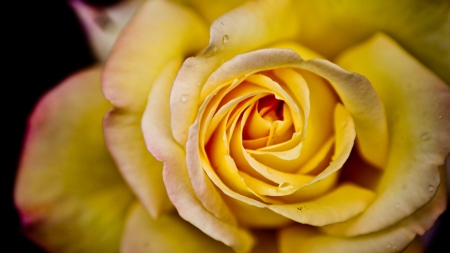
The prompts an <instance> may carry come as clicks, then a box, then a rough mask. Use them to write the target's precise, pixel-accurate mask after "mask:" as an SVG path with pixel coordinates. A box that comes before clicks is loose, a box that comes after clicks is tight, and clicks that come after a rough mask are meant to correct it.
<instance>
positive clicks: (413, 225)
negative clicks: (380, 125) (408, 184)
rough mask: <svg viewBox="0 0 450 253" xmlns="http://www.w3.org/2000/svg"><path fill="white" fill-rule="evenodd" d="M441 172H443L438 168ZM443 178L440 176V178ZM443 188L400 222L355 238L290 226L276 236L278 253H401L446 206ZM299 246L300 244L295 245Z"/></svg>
mask: <svg viewBox="0 0 450 253" xmlns="http://www.w3.org/2000/svg"><path fill="white" fill-rule="evenodd" d="M442 171H443V168H442ZM441 176H442V177H444V175H443V174H441ZM445 200H446V194H445V184H441V185H440V186H439V189H438V191H437V193H436V195H435V197H434V198H433V200H432V201H430V202H429V203H428V204H427V205H426V206H424V207H423V208H421V209H419V210H418V211H417V212H415V213H414V214H413V215H411V216H409V217H408V218H406V219H404V220H403V221H401V222H399V223H397V224H395V225H393V226H391V227H388V228H386V229H382V230H379V231H375V232H373V233H369V234H365V235H359V236H355V237H345V236H331V235H327V234H325V233H323V231H321V230H320V228H317V227H312V226H306V225H293V226H291V227H287V228H283V229H282V230H281V231H280V233H279V241H280V251H281V253H303V252H308V253H309V252H311V253H322V252H323V253H326V252H330V249H332V250H333V252H342V253H359V252H367V253H391V252H392V253H394V252H402V251H403V250H404V249H405V248H406V247H407V246H408V245H409V244H410V243H411V241H412V240H413V239H414V238H415V237H416V235H423V234H424V233H425V232H426V231H427V230H428V229H430V228H431V226H432V225H433V223H434V221H435V220H436V219H437V217H438V216H439V215H440V214H441V213H442V212H443V211H444V210H445V206H446V201H445ZM299 242H302V243H299Z"/></svg>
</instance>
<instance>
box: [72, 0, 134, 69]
mask: <svg viewBox="0 0 450 253" xmlns="http://www.w3.org/2000/svg"><path fill="white" fill-rule="evenodd" d="M141 2H142V0H128V1H122V2H120V3H118V4H117V5H114V6H110V7H107V8H102V9H101V10H100V9H98V8H95V7H92V6H90V5H88V4H86V3H84V2H83V1H81V0H71V1H70V5H71V6H72V8H73V9H74V10H75V12H76V14H77V15H78V18H79V19H80V20H81V22H82V23H83V26H84V28H85V31H86V33H87V36H88V39H89V43H90V45H91V47H92V50H93V52H94V54H95V55H96V57H97V59H99V60H100V61H102V62H105V61H106V58H107V57H108V54H109V52H110V51H111V48H112V46H113V44H114V42H115V41H116V38H117V36H119V33H120V31H121V30H122V28H123V27H124V26H125V24H126V23H127V22H128V20H129V19H130V18H131V16H132V15H133V14H134V12H135V10H136V9H137V8H138V7H139V5H140V4H141Z"/></svg>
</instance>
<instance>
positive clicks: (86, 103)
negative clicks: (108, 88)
mask: <svg viewBox="0 0 450 253" xmlns="http://www.w3.org/2000/svg"><path fill="white" fill-rule="evenodd" d="M110 107H111V105H110V104H109V103H108V101H106V100H105V99H104V98H103V96H102V94H101V90H100V68H99V67H96V68H92V69H89V70H85V71H83V72H80V73H78V74H76V75H74V76H72V77H70V78H69V79H67V80H66V81H64V82H63V83H62V84H61V85H59V86H58V87H56V88H55V89H54V90H52V91H51V92H50V93H49V94H47V95H46V96H45V97H44V98H43V99H42V100H41V102H40V103H39V104H38V106H37V107H36V109H35V111H34V113H33V116H32V117H31V119H30V122H29V129H28V135H27V139H26V142H25V147H24V153H23V155H22V160H21V163H20V168H19V174H18V177H17V182H16V191H15V201H16V205H17V207H18V209H19V212H20V215H21V219H22V224H23V226H24V232H25V233H26V234H27V235H28V236H30V237H31V238H32V239H33V240H34V241H36V242H37V243H39V244H41V245H42V246H43V247H44V248H46V249H47V250H49V251H51V252H118V250H119V243H118V240H119V239H120V235H121V232H122V228H123V225H124V222H123V221H124V216H125V213H126V212H127V209H128V206H129V204H130V203H131V201H132V200H133V195H132V193H131V191H130V190H129V189H128V187H127V186H126V185H125V183H124V182H123V180H122V178H121V176H120V174H119V173H118V171H117V168H116V167H115V165H114V162H113V161H112V159H111V158H110V156H109V154H108V151H107V149H106V147H105V144H104V142H103V137H102V127H101V125H102V123H101V121H102V117H103V115H104V114H105V112H106V111H107V110H108V109H109V108H110ZM112 207H113V208H112Z"/></svg>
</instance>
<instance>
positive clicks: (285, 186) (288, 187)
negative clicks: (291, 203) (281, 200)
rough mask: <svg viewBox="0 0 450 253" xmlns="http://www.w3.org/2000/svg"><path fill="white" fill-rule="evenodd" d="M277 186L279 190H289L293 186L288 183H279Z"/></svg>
mask: <svg viewBox="0 0 450 253" xmlns="http://www.w3.org/2000/svg"><path fill="white" fill-rule="evenodd" d="M278 188H279V189H280V190H291V189H292V188H294V186H292V185H291V184H290V183H286V182H284V183H281V184H280V185H278Z"/></svg>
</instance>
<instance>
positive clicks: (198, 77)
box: [170, 0, 299, 146]
mask: <svg viewBox="0 0 450 253" xmlns="http://www.w3.org/2000/svg"><path fill="white" fill-rule="evenodd" d="M292 7H293V3H292V1H288V0H283V1H275V0H269V1H259V2H249V3H247V4H245V5H243V6H241V7H239V8H237V9H234V10H233V11H230V12H228V13H227V14H225V15H223V16H221V17H220V18H218V19H217V20H216V21H214V23H213V25H212V26H211V31H210V34H211V35H210V44H209V46H208V47H207V49H206V50H205V52H204V53H203V54H202V55H200V56H197V57H195V58H189V59H187V60H186V61H185V62H184V64H183V66H182V68H181V69H180V72H179V74H178V76H177V79H176V80H175V83H174V92H173V94H172V96H171V101H170V103H171V116H172V122H177V123H176V124H174V123H173V124H172V131H173V133H174V137H175V139H176V140H177V142H178V143H180V144H182V145H183V146H184V144H185V143H186V140H187V135H188V133H187V129H188V128H189V126H190V125H191V124H192V123H193V122H194V120H195V118H196V115H197V110H198V104H201V102H203V99H204V98H205V96H204V97H202V98H199V95H200V91H201V89H202V86H203V85H204V84H205V82H206V80H207V79H208V77H209V75H211V73H212V72H213V71H214V70H216V69H217V68H218V67H219V66H220V65H221V64H222V63H223V62H224V61H227V60H229V59H231V58H232V57H234V56H235V55H237V54H240V53H244V52H248V51H251V50H254V49H256V48H259V47H262V46H263V45H266V44H268V43H273V42H275V41H277V40H280V39H286V38H289V37H292V36H293V35H294V34H295V33H296V32H297V30H298V29H299V23H298V22H297V19H298V16H297V14H296V13H295V11H294V10H293V8H292ZM242 24H246V25H245V29H242V28H243V26H242ZM214 89H215V88H213V89H212V90H214ZM206 94H210V93H209V92H206ZM182 96H185V98H187V99H186V101H183V102H181V101H180V98H181V97H182Z"/></svg>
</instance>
